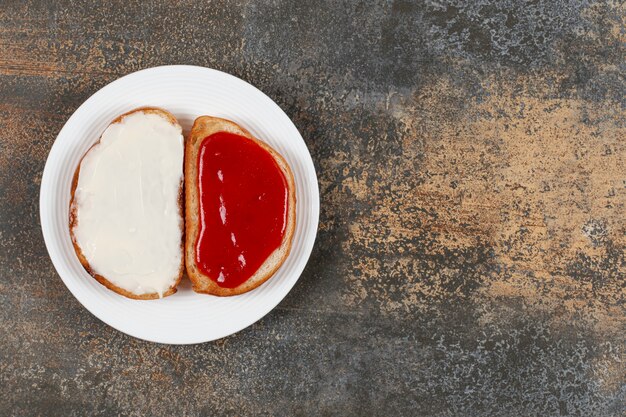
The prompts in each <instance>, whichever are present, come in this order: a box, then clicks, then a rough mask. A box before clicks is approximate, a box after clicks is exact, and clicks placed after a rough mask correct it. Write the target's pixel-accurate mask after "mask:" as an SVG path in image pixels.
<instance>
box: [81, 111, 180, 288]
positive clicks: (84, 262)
mask: <svg viewBox="0 0 626 417" xmlns="http://www.w3.org/2000/svg"><path fill="white" fill-rule="evenodd" d="M139 112H142V113H146V114H157V115H159V116H161V117H164V118H166V119H167V120H168V121H169V122H170V123H172V124H174V125H177V126H180V124H179V123H178V120H177V119H176V117H174V115H173V114H171V113H170V112H168V111H167V110H163V109H161V108H158V107H139V108H136V109H133V110H131V111H128V112H126V113H124V114H121V115H119V116H118V117H116V118H115V119H113V121H112V122H111V123H109V125H108V126H107V128H108V127H109V126H110V125H112V124H115V123H119V122H121V121H122V120H123V119H124V118H125V117H126V116H130V115H131V114H134V113H139ZM105 130H106V129H105ZM181 131H182V128H181ZM100 137H102V135H101V136H100ZM99 143H100V139H98V141H97V142H96V143H94V144H93V145H92V146H91V147H90V148H89V149H88V150H87V152H85V154H84V155H83V157H82V158H81V160H80V162H79V163H78V166H77V167H76V171H74V177H73V178H72V188H71V198H70V215H69V217H70V218H69V229H70V236H71V239H72V245H73V246H74V251H75V252H76V256H78V260H79V261H80V263H81V265H82V266H83V268H85V270H86V271H87V273H89V275H91V276H92V277H94V278H95V279H96V281H98V282H99V283H100V284H102V285H104V286H105V287H107V288H108V289H110V290H112V291H114V292H116V293H118V294H120V295H123V296H124V297H128V298H131V299H133V300H154V299H159V298H164V297H167V296H169V295H172V294H174V293H176V291H177V289H176V287H178V285H179V284H180V281H181V280H182V278H183V273H184V271H185V245H184V242H185V224H184V223H185V216H184V203H185V200H184V195H183V191H184V180H185V174H184V172H183V177H182V178H181V181H180V186H179V187H178V213H179V216H180V219H181V221H182V225H181V241H180V248H181V251H182V257H181V262H180V268H179V271H178V278H177V279H176V281H175V282H174V284H173V285H171V286H170V287H169V288H168V289H167V291H166V292H164V293H163V296H162V297H160V296H159V294H158V293H156V292H154V293H148V294H140V295H137V294H134V293H132V292H130V291H127V290H125V289H123V288H120V287H118V286H117V285H115V284H113V283H112V282H111V281H109V280H108V279H107V278H106V277H104V276H102V275H100V274H97V273H96V272H95V271H94V270H93V269H92V268H91V266H90V265H89V262H88V261H87V258H85V256H84V255H83V251H82V249H81V248H80V246H79V245H78V243H77V242H76V238H75V236H74V227H76V224H77V214H76V209H77V208H76V206H75V204H74V203H75V202H74V193H75V191H76V187H77V185H78V177H79V175H80V167H81V165H82V163H83V159H84V158H85V156H86V155H87V154H88V153H89V152H90V151H91V149H92V148H93V147H94V146H96V145H97V144H99ZM183 170H184V164H183Z"/></svg>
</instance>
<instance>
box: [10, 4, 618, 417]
mask: <svg viewBox="0 0 626 417" xmlns="http://www.w3.org/2000/svg"><path fill="white" fill-rule="evenodd" d="M625 15H626V9H625V8H624V6H623V4H620V2H597V3H596V2H588V1H577V0H576V1H574V0H555V1H548V0H531V1H513V0H504V1H496V0H476V1H467V0H466V1H443V2H435V1H432V2H431V1H416V2H408V1H391V2H389V1H382V2H381V1H374V2H369V1H368V2H365V1H360V2H359V1H352V2H348V1H321V2H301V1H295V0H287V1H274V2H258V1H250V2H246V1H244V2H240V1H233V2H230V1H229V2H227V1H219V2H207V3H204V2H197V3H196V2H193V1H178V2H164V3H155V2H145V1H136V0H126V1H123V2H118V1H112V2H106V5H95V4H92V3H91V2H78V1H76V2H75V1H70V2H67V1H59V2H43V1H39V2H16V1H4V2H2V3H0V387H1V389H0V414H1V415H7V416H8V415H11V416H22V415H24V416H26V415H46V416H50V415H63V416H82V415H93V416H105V415H126V416H141V415H155V416H156V415H163V416H171V415H188V416H192V415H277V416H299V415H342V416H364V415H380V416H391V415H394V416H395V415H398V416H399V415H406V416H479V415H480V416H482V415H489V416H521V415H541V416H552V415H580V416H622V415H625V414H626V405H625V404H626V355H625V349H626V336H625V332H624V330H625V329H626V308H625V296H626V258H625V252H626V222H625V214H626V209H625V205H626V164H625V162H626V161H625V160H626V140H625V138H626V114H625V111H624V109H625V108H626V101H625V99H624V97H625V94H624V93H625V90H626V89H625V86H626V83H625V81H624V70H625V65H624V56H625V52H626V51H625V47H624V39H625V38H624V18H625ZM163 64H194V65H202V66H207V67H212V68H216V69H219V70H222V71H226V72H229V73H231V74H233V75H236V76H238V77H240V78H242V79H244V80H246V81H248V82H250V83H252V84H253V85H255V86H257V87H259V88H260V89H261V90H263V91H264V92H265V93H267V94H268V95H269V96H270V97H271V98H272V99H274V100H275V101H276V102H277V103H278V104H279V105H280V106H281V107H282V108H283V109H284V110H285V112H286V113H287V114H288V115H289V116H290V117H291V118H292V120H293V121H294V123H295V124H296V126H297V127H298V129H299V130H300V131H301V133H302V135H303V137H304V139H305V141H306V143H307V146H308V147H309V149H310V151H311V153H312V156H313V159H314V161H315V166H316V169H317V172H318V176H319V182H320V194H321V218H320V229H319V234H318V240H317V243H316V246H315V249H314V251H313V254H312V257H311V259H310V262H309V264H308V266H307V268H306V270H305V272H304V274H303V275H302V277H301V279H300V281H299V282H298V284H297V285H296V287H295V288H294V289H293V290H292V291H291V293H290V294H289V295H288V296H287V297H286V299H285V300H284V301H283V302H282V303H281V304H280V305H279V306H278V307H277V308H276V309H275V310H274V311H273V312H271V313H270V314H269V315H267V316H266V317H265V318H264V319H262V320H261V321H259V322H257V323H256V324H255V325H253V326H251V327H250V328H248V329H246V330H244V331H242V332H240V333H238V334H236V335H234V336H231V337H228V338H226V339H223V340H220V341H217V342H213V343H206V344H201V345H194V346H165V345H157V344H152V343H148V342H143V341H140V340H136V339H133V338H131V337H128V336H126V335H124V334H122V333H119V332H117V331H115V330H113V329H111V328H109V327H107V326H106V325H104V324H103V323H101V322H100V321H99V320H97V319H96V318H95V317H93V316H92V315H90V314H89V313H88V312H87V311H86V310H85V309H84V308H83V307H82V306H81V305H80V304H79V303H78V302H77V301H76V300H75V299H74V298H73V297H72V295H71V294H70V293H69V291H68V290H67V289H66V288H65V286H64V285H63V283H62V281H61V280H60V278H59V277H58V276H57V275H56V273H55V271H54V268H53V267H52V264H51V262H50V260H49V258H48V256H47V253H46V248H45V246H44V243H43V239H42V235H41V231H40V225H39V217H38V216H39V214H38V196H39V185H40V181H41V174H42V170H43V166H44V163H45V160H46V157H47V154H48V151H49V149H50V147H51V145H52V143H53V141H54V139H55V137H56V135H57V133H58V132H59V130H60V129H61V127H62V126H63V124H64V122H65V121H66V120H67V118H68V117H69V116H70V115H71V114H72V112H73V111H74V110H75V109H76V108H77V107H78V106H79V105H80V104H81V103H82V102H83V101H84V100H85V99H86V98H87V97H89V96H90V95H91V94H93V93H94V92H95V91H97V90H98V89H99V88H101V87H102V86H104V85H106V84H107V83H109V82H111V81H113V80H115V79H116V78H118V77H120V76H122V75H125V74H127V73H130V72H133V71H136V70H139V69H142V68H148V67H152V66H156V65H163Z"/></svg>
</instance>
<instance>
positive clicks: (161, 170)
mask: <svg viewBox="0 0 626 417" xmlns="http://www.w3.org/2000/svg"><path fill="white" fill-rule="evenodd" d="M183 159H184V138H183V134H182V128H181V126H180V125H179V124H178V121H177V120H176V118H175V117H174V116H173V115H172V114H170V113H169V112H167V111H165V110H162V109H158V108H150V107H144V108H139V109H136V110H133V111H130V112H128V113H125V114H123V115H121V116H119V117H117V118H116V119H115V120H113V122H112V123H111V124H110V125H109V126H108V127H107V128H106V129H105V131H104V132H103V133H102V136H101V137H100V139H99V140H98V142H97V143H96V144H94V145H93V146H92V147H91V148H90V149H89V150H88V151H87V153H86V154H85V156H84V157H83V159H82V160H81V162H80V165H79V166H78V168H77V169H76V172H75V174H74V180H73V182H72V191H71V202H70V234H71V237H72V243H73V245H74V249H75V251H76V254H77V255H78V258H79V260H80V262H81V264H82V265H83V267H84V268H85V269H86V270H87V272H89V274H90V275H92V276H93V277H94V278H95V279H96V280H97V281H98V282H100V283H101V284H102V285H104V286H106V287H107V288H109V289H111V290H113V291H115V292H117V293H119V294H121V295H124V296H126V297H129V298H133V299H155V298H162V297H165V296H168V295H171V294H174V293H175V292H176V286H177V285H178V284H179V282H180V280H181V278H182V275H183V270H184V259H183V234H184V222H183V213H182V210H183V179H184V177H183Z"/></svg>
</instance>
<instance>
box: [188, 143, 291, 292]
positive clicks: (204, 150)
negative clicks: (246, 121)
mask: <svg viewBox="0 0 626 417" xmlns="http://www.w3.org/2000/svg"><path fill="white" fill-rule="evenodd" d="M198 190H199V193H200V194H199V202H200V205H199V212H200V213H199V217H200V232H199V234H198V240H197V242H196V264H197V265H198V267H199V269H200V271H201V272H202V273H204V274H205V275H207V276H208V277H209V278H211V279H212V280H213V281H215V282H216V283H217V284H218V285H219V286H221V287H225V288H234V287H237V286H239V285H240V284H242V283H244V282H245V281H246V280H248V279H249V278H250V277H251V276H252V275H253V274H254V273H255V272H256V271H257V270H258V269H259V267H260V266H261V265H262V264H263V262H264V261H265V260H266V259H267V258H268V257H269V255H271V254H272V252H274V251H275V250H276V249H277V248H278V247H279V246H280V244H281V242H282V240H283V236H284V234H285V229H286V225H287V210H288V190H287V181H286V180H285V176H284V174H283V172H282V171H281V169H280V167H279V166H278V165H277V164H276V161H275V160H274V158H273V157H272V155H270V153H269V152H267V151H266V150H265V149H263V148H262V147H261V146H259V145H258V144H256V143H255V142H254V141H252V140H250V139H248V138H246V137H243V136H239V135H235V134H232V133H227V132H218V133H215V134H213V135H211V136H208V137H206V138H205V139H204V140H203V142H202V144H201V145H200V149H199V152H198Z"/></svg>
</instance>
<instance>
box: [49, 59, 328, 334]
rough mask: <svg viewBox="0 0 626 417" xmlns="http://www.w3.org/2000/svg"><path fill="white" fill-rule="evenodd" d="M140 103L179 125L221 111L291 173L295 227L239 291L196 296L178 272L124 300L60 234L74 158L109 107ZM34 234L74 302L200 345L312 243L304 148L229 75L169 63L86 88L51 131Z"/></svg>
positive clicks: (124, 327)
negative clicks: (159, 293) (285, 244)
mask: <svg viewBox="0 0 626 417" xmlns="http://www.w3.org/2000/svg"><path fill="white" fill-rule="evenodd" d="M141 106H157V107H162V108H164V109H166V110H169V111H170V112H172V113H173V114H174V115H175V116H176V117H177V118H178V120H179V122H180V124H181V125H182V126H183V130H184V131H185V133H187V132H188V131H189V129H190V128H191V125H192V123H193V121H194V119H195V118H196V117H197V116H200V115H204V114H208V115H212V116H220V117H225V118H227V119H231V120H233V121H235V122H236V123H238V124H240V125H242V126H243V127H245V128H246V129H248V130H249V131H250V132H251V133H252V134H253V135H254V136H256V137H258V138H261V139H263V140H265V141H266V142H268V143H269V144H270V145H272V146H273V147H274V148H275V149H276V150H278V152H280V153H281V154H282V155H283V156H284V157H285V159H287V162H289V165H290V166H291V168H292V170H293V173H294V176H295V180H296V193H297V194H296V197H297V206H296V215H297V226H296V232H295V235H294V240H293V247H292V250H291V254H290V255H289V257H288V258H287V260H286V261H285V263H284V264H283V265H282V266H281V268H280V269H279V270H278V272H277V273H276V274H275V275H274V276H273V277H272V278H271V279H269V280H268V281H267V282H266V283H265V284H263V285H262V286H260V287H259V288H257V289H255V290H253V291H251V292H249V293H247V294H243V295H240V296H234V297H225V298H220V297H214V296H210V295H202V294H196V293H194V292H193V291H192V290H191V286H190V284H189V282H188V280H187V279H186V278H185V279H184V280H183V282H182V283H181V286H180V287H179V291H178V293H176V294H174V295H172V296H170V297H166V298H164V299H162V300H149V301H138V300H130V299H127V298H125V297H122V296H121V295H118V294H116V293H114V292H113V291H110V290H108V289H106V288H105V287H104V286H102V285H100V284H99V283H98V282H97V281H96V280H95V279H93V278H92V277H91V276H90V275H89V274H87V272H85V270H84V269H83V267H82V266H81V264H80V263H79V262H78V259H77V258H76V254H75V253H74V249H73V247H72V243H71V240H70V234H69V227H68V218H69V214H68V209H69V200H70V185H71V180H72V176H73V174H74V170H75V169H76V167H77V165H78V163H79V161H80V158H81V157H82V156H83V154H84V153H85V152H86V151H87V149H89V147H90V146H91V145H92V144H93V143H94V142H95V141H96V140H97V139H98V138H99V137H100V134H101V133H102V131H103V130H104V129H105V128H106V126H107V125H108V124H109V123H110V122H111V121H112V120H113V119H114V118H115V117H117V116H118V115H120V114H122V113H125V112H127V111H129V110H132V109H134V108H136V107H141ZM39 204H40V215H41V228H42V230H43V236H44V239H45V242H46V246H47V248H48V252H49V254H50V258H51V259H52V263H53V264H54V266H55V268H56V270H57V272H58V273H59V275H60V276H61V278H62V279H63V282H64V283H65V285H66V286H67V288H69V290H70V291H71V292H72V294H74V297H76V299H77V300H78V301H80V302H81V303H82V304H83V306H85V308H86V309H87V310H89V311H90V312H91V313H93V314H94V315H95V316H96V317H98V318H99V319H100V320H102V321H103V322H105V323H107V324H108V325H109V326H111V327H114V328H116V329H117V330H119V331H121V332H124V333H126V334H129V335H131V336H134V337H137V338H140V339H144V340H149V341H153V342H159V343H172V344H188V343H200V342H207V341H210V340H215V339H219V338H221V337H225V336H228V335H230V334H233V333H235V332H238V331H239V330H242V329H244V328H245V327H247V326H250V325H251V324H252V323H254V322H256V321H257V320H259V319H260V318H261V317H263V316H264V315H266V314H267V313H268V312H269V311H270V310H272V309H273V308H274V307H275V306H276V305H277V304H278V303H279V302H280V301H281V300H282V299H283V298H284V297H285V295H287V293H288V292H289V290H290V289H291V288H292V287H293V286H294V284H295V283H296V281H297V280H298V278H299V277H300V274H301V273H302V270H303V269H304V266H305V265H306V262H307V260H308V258H309V255H310V254H311V250H312V249H313V243H314V241H315V235H316V232H317V224H318V220H319V192H318V188H317V177H316V175H315V168H314V166H313V161H312V160H311V155H310V154H309V151H308V150H307V147H306V145H305V143H304V140H303V139H302V136H300V133H299V132H298V130H297V129H296V127H295V126H294V124H293V123H292V122H291V120H290V119H289V117H288V116H287V115H286V114H285V113H284V112H283V111H282V110H281V109H280V107H278V105H276V103H274V102H273V101H272V100H271V99H270V98H269V97H267V96H266V95H265V94H263V93H262V92H261V91H259V90H258V89H256V88H255V87H253V86H252V85H250V84H248V83H246V82H245V81H243V80H240V79H239V78H237V77H234V76H232V75H229V74H226V73H223V72H220V71H216V70H212V69H208V68H202V67H194V66H186V65H172V66H163V67H156V68H150V69H146V70H143V71H139V72H135V73H133V74H130V75H127V76H125V77H122V78H120V79H118V80H116V81H114V82H112V83H111V84H109V85H107V86H106V87H104V88H102V89H101V90H100V91H98V92H97V93H95V94H94V95H93V96H91V97H90V98H89V99H88V100H87V101H85V102H84V103H83V104H82V105H81V106H80V107H79V108H78V110H76V112H74V114H73V115H72V117H70V119H69V120H68V121H67V123H66V124H65V126H64V127H63V129H61V132H60V133H59V136H58V137H57V139H56V141H55V142H54V145H53V146H52V149H51V150H50V154H49V156H48V160H47V162H46V167H45V169H44V172H43V178H42V180H41V193H40V201H39Z"/></svg>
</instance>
